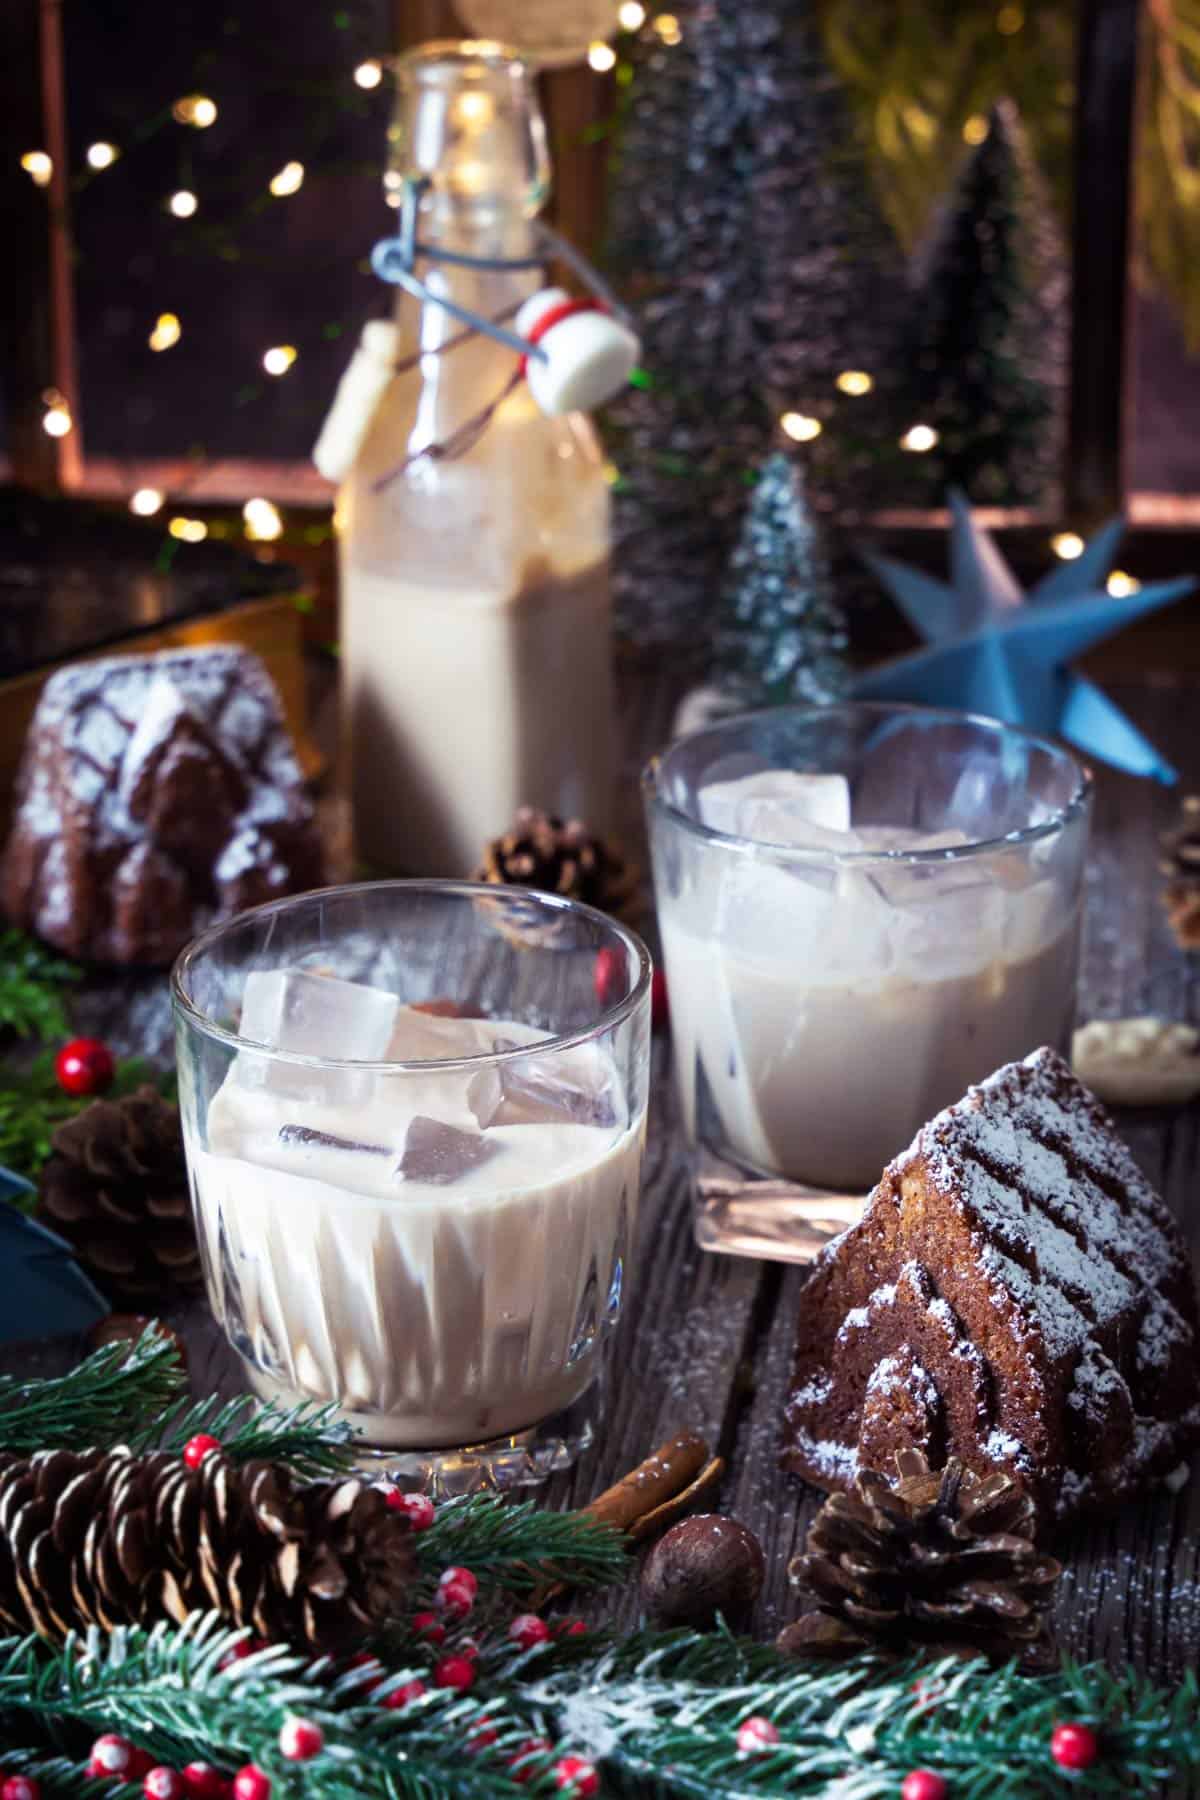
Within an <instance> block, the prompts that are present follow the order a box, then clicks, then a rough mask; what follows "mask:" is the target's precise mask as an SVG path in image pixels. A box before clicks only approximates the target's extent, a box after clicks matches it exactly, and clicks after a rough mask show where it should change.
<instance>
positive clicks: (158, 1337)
mask: <svg viewBox="0 0 1200 1800" xmlns="http://www.w3.org/2000/svg"><path fill="white" fill-rule="evenodd" d="M183 1390H184V1374H183V1367H182V1364H181V1363H180V1360H179V1352H178V1350H177V1349H176V1347H175V1344H174V1342H173V1341H172V1340H171V1339H170V1338H168V1337H166V1336H165V1335H164V1334H163V1333H161V1332H159V1331H156V1330H155V1329H154V1328H153V1325H150V1326H148V1327H147V1328H146V1330H145V1331H144V1332H143V1333H142V1335H141V1337H140V1338H139V1339H138V1340H137V1342H136V1343H135V1344H132V1345H130V1344H108V1345H106V1346H105V1347H104V1348H103V1349H102V1350H96V1351H94V1352H93V1354H92V1355H91V1356H89V1357H87V1358H86V1359H85V1360H84V1361H83V1362H81V1363H79V1364H78V1365H77V1366H76V1367H75V1368H74V1369H71V1370H69V1371H68V1373H67V1374H65V1375H54V1376H50V1377H47V1378H43V1379H40V1380H36V1381H21V1380H19V1379H18V1378H17V1377H16V1376H13V1375H3V1376H0V1450H7V1451H9V1452H11V1453H12V1454H14V1455H17V1456H29V1455H32V1453H33V1452H34V1451H35V1450H58V1449H65V1450H76V1449H82V1448H85V1447H87V1446H89V1445H92V1444H102V1445H108V1444H117V1443H128V1442H130V1441H135V1440H138V1439H139V1438H140V1436H141V1435H142V1434H144V1432H145V1430H146V1428H147V1425H148V1424H150V1423H152V1422H157V1421H158V1420H160V1419H161V1418H162V1416H163V1414H164V1412H166V1411H167V1410H168V1409H169V1408H171V1407H174V1406H178V1405H179V1403H180V1401H181V1400H182V1397H183Z"/></svg>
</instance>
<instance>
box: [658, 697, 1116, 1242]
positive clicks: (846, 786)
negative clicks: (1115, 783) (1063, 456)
mask: <svg viewBox="0 0 1200 1800" xmlns="http://www.w3.org/2000/svg"><path fill="white" fill-rule="evenodd" d="M644 786H645V797H646V806H647V815H648V822H649V830H650V839H651V851H652V859H653V865H654V884H655V892H656V895H657V901H658V918H659V925H660V928H661V931H662V941H663V952H664V956H665V960H666V969H667V981H668V985H669V989H670V995H671V1021H672V1032H673V1041H674V1055H675V1066H676V1074H677V1078H678V1082H679V1089H680V1097H681V1100H682V1106H683V1114H684V1120H685V1124H686V1126H687V1129H688V1131H689V1133H690V1135H691V1137H692V1140H693V1142H694V1144H695V1145H696V1148H697V1152H698V1156H697V1168H698V1175H697V1215H696V1218H697V1234H698V1236H699V1239H700V1242H701V1243H702V1244H704V1245H705V1246H706V1247H708V1248H712V1249H726V1250H737V1251H744V1252H748V1253H753V1254H759V1255H767V1256H774V1257H781V1258H787V1259H794V1260H798V1261H807V1260H808V1259H809V1258H810V1257H811V1256H812V1255H813V1254H814V1251H815V1249H816V1248H817V1247H819V1245H820V1243H821V1242H823V1241H824V1240H825V1239H827V1238H828V1237H829V1236H831V1235H832V1234H833V1233H835V1232H837V1231H839V1230H842V1229H844V1227H845V1226H846V1225H847V1224H850V1223H852V1222H853V1221H854V1220H855V1219H856V1218H857V1217H858V1216H860V1214H861V1211H862V1204H863V1199H864V1196H865V1195H866V1194H867V1192H868V1190H869V1189H870V1188H871V1187H873V1185H874V1184H875V1182H877V1181H878V1180H879V1177H880V1175H881V1173H882V1171H883V1168H884V1166H885V1164H886V1163H888V1162H889V1161H890V1160H891V1158H892V1157H894V1156H897V1155H898V1154H899V1153H900V1152H901V1151H903V1150H904V1149H905V1148H906V1147H907V1145H908V1144H909V1143H910V1141H911V1140H912V1138H913V1136H914V1135H915V1133H916V1132H917V1130H918V1129H919V1128H920V1126H921V1125H923V1124H924V1123H925V1121H926V1120H927V1119H929V1118H931V1117H932V1116H933V1115H934V1114H935V1113H937V1112H938V1111H940V1110H941V1108H943V1107H945V1106H948V1105H950V1104H951V1103H952V1102H953V1101H955V1100H957V1099H959V1098H960V1097H961V1096H962V1094H963V1093H964V1092H965V1091H966V1089H967V1087H968V1086H969V1085H970V1084H972V1083H973V1082H978V1081H981V1080H983V1079H984V1078H985V1077H986V1076H987V1075H989V1074H991V1073H992V1071H993V1070H994V1069H996V1068H998V1067H999V1066H1000V1065H1002V1064H1004V1063H1007V1062H1011V1061H1013V1060H1015V1059H1017V1058H1019V1057H1023V1056H1025V1055H1027V1054H1028V1053H1029V1052H1031V1051H1033V1050H1036V1049H1038V1048H1039V1047H1040V1046H1041V1045H1043V1044H1050V1045H1053V1046H1054V1047H1056V1048H1058V1049H1060V1050H1064V1051H1065V1050H1066V1049H1067V1048H1068V1044H1069V1037H1070V1031H1071V1025H1072V1021H1073V1017H1074V1009H1075V986H1076V963H1077V954H1078V944H1079V921H1080V911H1081V900H1082V892H1083V866H1084V852H1085V849H1086V845H1087V835H1088V821H1089V814H1090V808H1091V782H1090V778H1089V776H1088V775H1087V772H1086V771H1085V770H1084V769H1083V768H1081V766H1080V765H1079V763H1078V762H1076V760H1075V758H1074V757H1073V756H1071V755H1069V754H1068V752H1067V751H1065V750H1063V749H1061V748H1060V747H1059V746H1057V745H1055V744H1053V743H1050V742H1048V741H1047V740H1045V739H1042V738H1038V737H1034V736H1032V735H1030V734H1029V733H1027V732H1024V731H1019V730H1016V729H1014V728H1013V727H1011V726H1008V725H1004V724H1001V723H999V722H998V721H996V720H994V719H986V718H980V717H974V716H971V715H968V714H966V713H956V712H949V711H937V710H932V709H925V708H920V707H904V706H885V705H869V704H846V705H838V706H829V707H820V708H803V707H777V708H773V709H772V710H770V711H767V712H760V713H753V714H746V715H744V716H742V717H740V718H733V719H728V720H724V721H722V722H721V723H719V724H716V725H713V726H711V727H709V728H708V729H706V730H703V731H699V732H696V733H694V734H692V735H691V736H688V737H685V738H681V739H679V740H677V741H676V742H675V743H674V744H672V745H671V746H670V748H669V749H667V750H665V751H664V752H663V753H662V754H661V755H660V756H657V757H655V758H654V760H653V761H652V762H651V764H650V765H649V768H648V769H647V771H646V775H645V783H644Z"/></svg>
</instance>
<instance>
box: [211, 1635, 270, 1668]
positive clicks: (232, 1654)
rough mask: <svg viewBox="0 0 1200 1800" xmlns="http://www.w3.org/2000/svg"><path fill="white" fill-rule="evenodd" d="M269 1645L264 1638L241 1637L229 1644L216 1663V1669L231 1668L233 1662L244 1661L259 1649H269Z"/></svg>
mask: <svg viewBox="0 0 1200 1800" xmlns="http://www.w3.org/2000/svg"><path fill="white" fill-rule="evenodd" d="M270 1648H271V1645H270V1643H269V1641H268V1640H267V1639H266V1638H256V1637H248V1638H241V1639H240V1640H239V1641H238V1642H237V1643H236V1644H233V1645H231V1646H230V1648H229V1649H228V1650H227V1651H226V1652H225V1654H224V1656H223V1657H222V1658H221V1660H220V1662H219V1663H218V1664H217V1668H218V1669H232V1667H233V1665H234V1663H240V1662H244V1661H245V1660H246V1658H247V1657H248V1656H257V1654H258V1652H259V1651H260V1650H269V1649H270Z"/></svg>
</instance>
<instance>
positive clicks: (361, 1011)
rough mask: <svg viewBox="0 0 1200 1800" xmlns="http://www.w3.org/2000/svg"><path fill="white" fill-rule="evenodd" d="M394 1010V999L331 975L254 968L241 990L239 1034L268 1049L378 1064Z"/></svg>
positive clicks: (388, 1038) (383, 1054)
mask: <svg viewBox="0 0 1200 1800" xmlns="http://www.w3.org/2000/svg"><path fill="white" fill-rule="evenodd" d="M399 1007H400V1002H399V1000H398V999H397V997H396V995H395V994H389V993H386V992H385V991H384V990H383V989H382V988H373V987H364V986H363V985H362V983H361V982H357V981H341V980H339V978H338V977H337V976H335V975H313V974H311V973H309V971H308V970H306V969H295V968H293V969H256V970H254V971H252V973H251V974H249V975H247V977H246V981H245V986H244V987H243V989H242V1018H241V1026H240V1031H241V1035H242V1037H244V1038H249V1039H250V1040H251V1041H252V1042H253V1043H256V1044H267V1045H269V1046H270V1048H271V1049H272V1050H289V1051H292V1052H294V1053H296V1054H298V1055H301V1056H322V1057H330V1058H332V1059H333V1060H334V1061H335V1062H381V1061H382V1060H383V1059H384V1058H385V1057H386V1056H387V1054H388V1045H389V1043H390V1041H391V1036H392V1028H393V1025H394V1023H395V1019H396V1014H397V1012H398V1010H399Z"/></svg>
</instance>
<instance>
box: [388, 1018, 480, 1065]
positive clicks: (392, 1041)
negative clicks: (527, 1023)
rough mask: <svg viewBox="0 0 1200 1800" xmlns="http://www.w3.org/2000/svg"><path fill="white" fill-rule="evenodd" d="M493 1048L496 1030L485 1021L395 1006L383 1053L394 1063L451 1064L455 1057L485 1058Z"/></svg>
mask: <svg viewBox="0 0 1200 1800" xmlns="http://www.w3.org/2000/svg"><path fill="white" fill-rule="evenodd" d="M496 1048H497V1044H496V1033H495V1027H494V1026H493V1025H492V1023H491V1022H490V1021H489V1020H487V1019H461V1018H457V1017H452V1016H451V1015H449V1014H442V1013H431V1012H427V1011H426V1010H425V1009H424V1007H421V1006H397V1008H396V1010H395V1013H394V1015H393V1023H392V1026H391V1028H390V1030H389V1034H388V1046H387V1050H386V1051H385V1053H384V1054H385V1055H386V1056H387V1057H388V1058H389V1059H390V1060H391V1061H393V1062H450V1061H454V1060H456V1059H457V1058H458V1057H465V1056H486V1055H487V1053H488V1052H489V1051H491V1050H495V1049H496Z"/></svg>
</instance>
